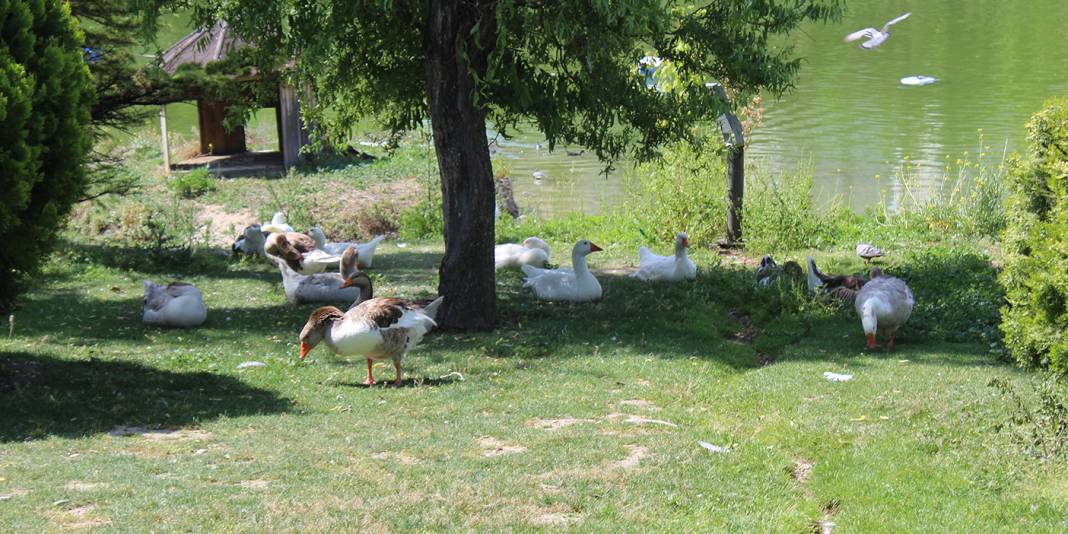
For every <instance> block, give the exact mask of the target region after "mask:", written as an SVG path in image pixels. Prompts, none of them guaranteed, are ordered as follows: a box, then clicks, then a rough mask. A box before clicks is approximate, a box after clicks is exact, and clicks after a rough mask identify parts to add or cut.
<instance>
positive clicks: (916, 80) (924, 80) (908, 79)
mask: <svg viewBox="0 0 1068 534" xmlns="http://www.w3.org/2000/svg"><path fill="white" fill-rule="evenodd" d="M937 81H938V78H934V77H931V76H905V77H904V78H901V85H931V84H932V83H935V82H937Z"/></svg>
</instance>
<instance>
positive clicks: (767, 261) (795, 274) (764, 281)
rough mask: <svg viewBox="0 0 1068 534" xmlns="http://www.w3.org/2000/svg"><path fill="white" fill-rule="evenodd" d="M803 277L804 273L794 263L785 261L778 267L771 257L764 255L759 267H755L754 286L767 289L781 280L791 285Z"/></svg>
mask: <svg viewBox="0 0 1068 534" xmlns="http://www.w3.org/2000/svg"><path fill="white" fill-rule="evenodd" d="M804 277H805V275H804V272H803V271H802V270H801V266H800V265H798V264H797V262H796V261H787V262H786V263H784V264H782V267H779V264H777V263H775V260H774V259H773V258H772V257H771V255H765V256H764V257H763V258H760V266H759V267H757V271H756V285H758V286H762V287H769V286H771V285H772V284H773V283H776V282H780V281H782V280H789V281H790V282H791V283H793V282H799V281H800V280H801V279H802V278H804Z"/></svg>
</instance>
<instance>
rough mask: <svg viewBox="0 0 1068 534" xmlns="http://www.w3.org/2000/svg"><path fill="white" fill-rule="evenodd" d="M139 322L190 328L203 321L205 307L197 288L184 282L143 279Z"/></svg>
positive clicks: (206, 315)
mask: <svg viewBox="0 0 1068 534" xmlns="http://www.w3.org/2000/svg"><path fill="white" fill-rule="evenodd" d="M141 311H142V317H141V321H142V322H143V323H144V324H146V325H149V326H169V327H172V328H193V327H196V326H200V325H202V324H204V320H205V319H207V317H208V310H207V308H205V307H204V299H203V298H202V297H201V295H200V290H199V289H197V288H196V287H195V286H193V285H191V284H187V283H185V282H172V283H170V284H168V285H166V286H161V285H159V284H155V283H152V282H150V281H148V280H145V300H144V305H143V307H142V309H141Z"/></svg>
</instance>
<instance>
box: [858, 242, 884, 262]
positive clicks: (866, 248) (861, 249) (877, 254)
mask: <svg viewBox="0 0 1068 534" xmlns="http://www.w3.org/2000/svg"><path fill="white" fill-rule="evenodd" d="M857 256H860V257H861V258H863V259H864V261H866V262H868V263H871V260H872V258H881V257H883V251H881V250H879V248H878V247H876V246H875V245H869V244H867V243H857Z"/></svg>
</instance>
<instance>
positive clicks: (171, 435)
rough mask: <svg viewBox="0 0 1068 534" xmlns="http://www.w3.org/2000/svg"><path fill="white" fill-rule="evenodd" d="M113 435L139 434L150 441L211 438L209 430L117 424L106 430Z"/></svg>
mask: <svg viewBox="0 0 1068 534" xmlns="http://www.w3.org/2000/svg"><path fill="white" fill-rule="evenodd" d="M108 434H110V435H111V436H113V437H125V436H141V437H143V438H145V439H148V440H152V441H165V440H182V439H195V440H204V439H208V438H211V432H205V431H203V430H198V429H195V428H192V429H166V428H154V429H153V428H145V427H141V426H117V427H115V428H113V429H111V430H110V431H108Z"/></svg>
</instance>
